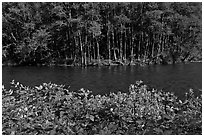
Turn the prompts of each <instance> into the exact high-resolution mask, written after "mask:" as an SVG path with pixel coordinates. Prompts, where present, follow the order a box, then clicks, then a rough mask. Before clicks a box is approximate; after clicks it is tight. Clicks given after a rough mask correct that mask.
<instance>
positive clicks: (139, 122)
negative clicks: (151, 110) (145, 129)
mask: <svg viewBox="0 0 204 137" xmlns="http://www.w3.org/2000/svg"><path fill="white" fill-rule="evenodd" d="M143 122H144V121H143V120H137V121H136V123H137V124H138V125H141V124H142V123H143Z"/></svg>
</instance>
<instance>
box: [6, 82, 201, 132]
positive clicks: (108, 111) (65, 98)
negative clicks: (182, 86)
mask: <svg viewBox="0 0 204 137" xmlns="http://www.w3.org/2000/svg"><path fill="white" fill-rule="evenodd" d="M11 84H12V85H13V87H14V89H10V90H7V89H5V88H3V89H2V133H3V134H4V135H36V134H38V135H39V134H42V135H61V134H63V135H79V134H80V135H83V134H85V135H89V134H100V135H110V134H114V135H117V134H121V135H123V134H125V135H143V134H147V135H148V134H149V135H153V134H158V135H169V134H174V135H177V134H179V135H186V134H193V135H195V134H202V97H201V96H199V97H195V96H194V92H193V90H192V89H190V90H189V91H188V92H187V93H186V94H185V99H184V101H181V100H179V99H177V97H176V96H175V95H174V94H173V93H170V92H163V91H158V90H155V89H149V88H148V87H147V85H145V84H144V83H143V82H142V81H137V82H136V83H135V84H131V85H130V86H129V91H128V92H127V93H121V92H117V93H110V94H108V95H95V96H94V95H92V94H91V91H89V90H85V89H80V90H79V91H78V92H73V91H70V90H69V88H65V86H64V85H56V84H53V83H43V84H42V85H40V86H36V87H28V86H24V85H22V84H20V83H19V82H17V83H16V82H14V81H12V82H11Z"/></svg>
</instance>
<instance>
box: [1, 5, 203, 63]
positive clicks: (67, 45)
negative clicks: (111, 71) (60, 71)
mask: <svg viewBox="0 0 204 137" xmlns="http://www.w3.org/2000/svg"><path fill="white" fill-rule="evenodd" d="M201 5H202V4H201V3H198V2H197V3H194V2H183V3H178V2H168V3H166V2H160V3H158V2H146V3H143V2H138V3H137V2H135V3H132V2H131V3H128V2H124V3H120V2H117V3H111V2H108V3H105V2H103V3H100V2H85V3H84V2H78V3H74V2H61V3H53V2H51V3H46V2H41V3H39V2H35V3H27V2H18V3H17V2H3V3H2V47H3V54H2V55H3V63H6V62H9V61H11V62H14V63H17V64H18V65H19V64H20V65H29V64H31V65H36V64H52V63H54V62H57V61H58V60H63V61H62V62H64V64H66V61H67V60H68V59H72V60H74V61H75V62H74V63H79V61H81V62H80V64H81V65H88V63H91V62H94V60H96V59H99V60H100V58H104V59H109V60H116V61H117V60H120V61H121V62H125V63H126V61H127V60H130V61H131V62H132V61H133V60H145V61H146V59H148V61H146V62H148V63H166V62H168V60H172V61H171V63H174V62H181V61H196V60H201V55H202V54H201V51H202V50H201V49H202V45H201V38H202V37H201V34H202V32H201V28H202V20H201V19H202V17H201V15H202V14H201V13H202V6H201ZM37 47H38V48H37ZM116 49H117V50H116ZM116 51H117V52H116ZM107 52H108V54H107ZM164 52H166V53H167V55H168V56H164V57H163V56H162V53H164ZM130 58H131V59H130Z"/></svg>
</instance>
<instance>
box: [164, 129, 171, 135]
mask: <svg viewBox="0 0 204 137" xmlns="http://www.w3.org/2000/svg"><path fill="white" fill-rule="evenodd" d="M172 132H173V131H172V130H165V131H164V133H163V135H172Z"/></svg>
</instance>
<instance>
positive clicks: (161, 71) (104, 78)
mask: <svg viewBox="0 0 204 137" xmlns="http://www.w3.org/2000/svg"><path fill="white" fill-rule="evenodd" d="M13 79H14V80H15V81H18V82H20V83H22V84H24V85H27V86H35V85H39V84H42V83H44V82H52V83H56V84H65V85H70V86H71V88H70V89H71V90H78V89H80V88H85V89H89V90H91V91H93V94H105V93H109V92H117V91H122V92H127V91H128V87H129V85H130V84H131V83H135V81H136V80H143V81H144V82H145V83H146V84H148V85H151V86H152V87H155V88H157V89H163V90H165V91H171V92H174V93H175V94H176V95H177V96H179V97H183V96H184V93H185V92H186V91H187V90H189V88H193V89H195V90H196V91H197V90H198V89H202V63H189V64H175V65H151V66H145V67H139V66H111V67H107V66H102V67H86V68H82V67H31V66H27V67H8V66H3V67H2V82H3V85H4V86H5V87H6V88H7V89H8V88H10V83H9V82H10V81H11V80H13ZM196 94H199V93H198V92H196Z"/></svg>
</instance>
